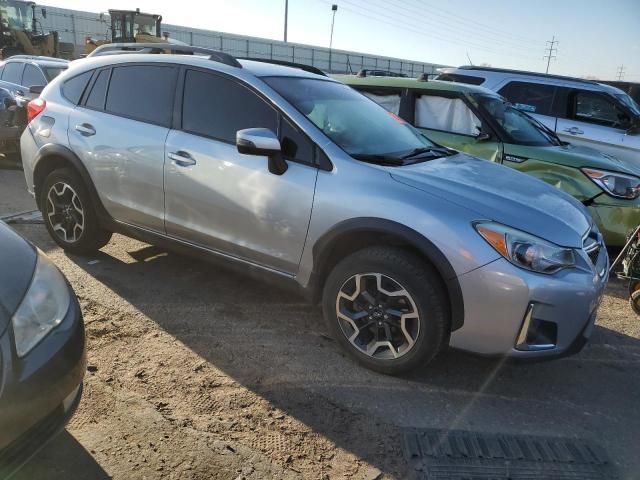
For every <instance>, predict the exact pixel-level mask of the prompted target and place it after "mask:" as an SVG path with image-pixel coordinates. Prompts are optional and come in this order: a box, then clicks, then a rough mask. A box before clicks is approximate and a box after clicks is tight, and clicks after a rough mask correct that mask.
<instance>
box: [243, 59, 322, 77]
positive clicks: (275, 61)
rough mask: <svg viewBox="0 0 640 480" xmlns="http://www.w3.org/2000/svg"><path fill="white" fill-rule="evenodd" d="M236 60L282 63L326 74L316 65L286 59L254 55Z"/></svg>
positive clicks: (286, 65) (318, 73)
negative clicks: (256, 56)
mask: <svg viewBox="0 0 640 480" xmlns="http://www.w3.org/2000/svg"><path fill="white" fill-rule="evenodd" d="M238 60H251V61H252V62H262V63H273V64H274V65H282V66H284V67H292V68H298V69H300V70H304V71H305V72H309V73H315V74H316V75H322V76H323V77H326V76H327V74H326V73H324V72H323V71H322V70H320V69H319V68H318V67H313V66H311V65H305V64H304V63H295V62H288V61H286V60H273V59H271V58H255V57H238Z"/></svg>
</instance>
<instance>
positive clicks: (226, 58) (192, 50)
mask: <svg viewBox="0 0 640 480" xmlns="http://www.w3.org/2000/svg"><path fill="white" fill-rule="evenodd" d="M166 52H169V53H170V54H174V55H203V56H207V57H209V60H212V61H214V62H219V63H224V64H225V65H229V66H231V67H236V68H242V65H240V62H238V60H236V58H235V57H234V56H233V55H229V54H228V53H223V52H219V51H218V50H211V49H209V48H202V47H192V46H190V45H176V44H174V43H107V44H105V45H100V46H99V47H98V48H96V49H95V50H94V51H93V52H91V53H90V54H89V55H87V57H100V56H104V55H119V54H126V53H155V54H166Z"/></svg>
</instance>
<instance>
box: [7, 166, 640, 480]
mask: <svg viewBox="0 0 640 480" xmlns="http://www.w3.org/2000/svg"><path fill="white" fill-rule="evenodd" d="M21 175H22V174H21V172H9V171H0V207H1V208H2V210H0V216H2V215H3V214H5V213H11V208H13V209H14V210H13V211H19V210H21V209H22V208H18V207H16V206H14V207H12V205H20V206H25V205H28V204H29V198H28V197H26V196H25V194H24V192H23V191H22V185H23V183H20V182H24V180H23V179H22V178H21ZM15 185H19V186H20V188H18V189H16V188H15ZM16 192H17V193H16ZM7 196H10V198H7ZM16 229H17V230H18V231H19V232H20V233H22V234H23V235H24V236H26V237H27V238H28V239H30V240H31V241H32V242H34V243H35V244H36V245H38V246H39V247H40V248H41V249H43V250H44V251H46V252H47V254H48V255H50V256H51V258H52V259H53V260H54V261H55V262H56V264H57V265H58V266H59V267H60V268H61V269H62V271H63V272H64V273H65V275H66V276H67V278H68V279H69V281H70V282H71V284H72V285H73V287H74V289H75V291H76V294H77V295H78V298H79V299H80V303H81V305H82V310H83V313H84V319H85V323H86V329H87V339H88V356H89V365H88V371H87V374H86V379H85V390H84V397H83V399H82V402H81V404H80V407H79V410H78V412H77V414H76V415H75V417H74V418H73V419H72V421H71V423H70V424H69V425H68V428H67V431H66V432H65V433H63V434H62V435H61V436H60V437H58V438H57V439H56V440H54V441H53V442H52V443H51V444H49V445H48V446H47V447H46V448H45V449H44V450H43V451H42V452H41V453H40V454H38V455H37V456H36V457H35V458H34V459H33V460H32V461H31V462H30V463H29V464H28V465H27V466H26V467H25V468H24V469H23V470H22V471H21V473H20V474H19V475H18V477H17V478H19V479H20V480H35V479H41V478H42V479H53V480H58V479H65V480H66V479H103V478H111V477H113V478H117V479H161V478H162V479H241V478H246V479H263V478H282V479H289V478H291V479H298V478H305V479H306V478H309V479H338V478H349V479H354V480H355V479H369V480H373V479H381V478H405V477H407V475H408V473H409V472H408V471H407V469H406V466H405V463H404V461H403V459H402V449H401V432H402V429H403V428H405V427H433V428H453V429H462V430H471V431H477V432H504V433H531V434H542V435H562V436H570V437H577V438H586V439H591V440H593V441H595V442H597V443H599V444H600V445H601V446H602V447H604V449H605V450H606V451H607V452H608V454H609V456H610V457H611V458H612V460H613V461H614V462H615V463H616V465H617V467H618V469H619V472H620V477H621V478H624V479H638V478H640V473H639V472H640V455H638V453H639V452H640V447H639V446H640V413H639V411H638V408H637V402H638V399H639V398H640V369H639V368H638V367H639V366H640V324H639V322H638V318H637V317H636V316H635V314H634V313H633V312H632V311H631V310H630V308H629V307H628V304H627V301H626V290H625V286H624V285H623V284H622V283H620V282H618V281H613V282H612V283H611V284H610V286H609V287H608V290H607V295H606V297H605V299H604V301H603V304H602V306H601V308H600V314H599V319H598V322H597V328H596V329H595V332H594V335H593V337H592V341H591V342H590V344H589V345H588V346H587V347H586V348H585V350H584V351H583V352H582V353H580V354H579V355H577V356H574V357H570V358H566V359H562V360H556V361H553V362H544V363H526V364H525V363H512V362H504V361H499V360H491V359H485V358H479V357H475V356H471V355H466V354H463V353H461V352H456V351H448V352H445V353H443V354H442V355H440V356H439V357H438V358H437V359H436V361H435V362H434V363H433V364H431V365H430V366H428V367H426V368H424V369H423V370H422V371H418V372H415V373H413V374H411V375H409V376H405V377H403V378H393V377H387V376H383V375H379V374H376V373H373V372H370V371H368V370H365V369H363V368H360V367H358V366H357V365H355V364H354V363H353V362H352V361H351V360H350V359H349V358H347V357H345V356H344V355H343V354H342V352H341V351H340V350H339V348H338V346H337V345H336V344H335V342H333V341H332V340H331V339H329V338H328V337H327V336H326V334H325V329H324V326H323V324H322V319H321V315H320V312H319V310H318V309H317V308H315V307H312V306H309V305H308V304H306V303H305V301H304V300H303V299H302V298H298V297H295V296H292V295H291V294H290V293H288V292H285V291H281V290H278V289H276V288H274V287H272V286H270V285H267V284H264V283H259V282H257V281H254V280H251V279H249V278H248V277H244V276H241V275H238V274H235V273H231V272H228V271H225V270H221V269H219V268H217V267H212V266H211V265H208V264H204V263H202V262H200V261H197V260H193V259H190V258H187V257H182V256H179V255H176V254H173V253H167V252H166V251H163V250H161V249H158V248H156V247H153V246H149V245H146V244H143V243H141V242H138V241H134V240H131V239H128V238H125V237H122V236H118V235H116V236H114V238H113V239H112V241H111V242H110V243H109V245H107V246H106V247H105V248H104V249H103V250H102V252H101V253H100V254H98V255H96V256H93V257H78V256H71V255H66V254H65V253H63V252H62V251H61V250H60V249H59V248H57V247H56V246H55V244H54V243H53V242H52V241H51V240H50V239H49V237H48V236H47V233H46V231H45V229H44V227H43V226H42V225H20V226H16Z"/></svg>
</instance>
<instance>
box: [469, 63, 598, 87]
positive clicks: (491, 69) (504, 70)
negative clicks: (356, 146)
mask: <svg viewBox="0 0 640 480" xmlns="http://www.w3.org/2000/svg"><path fill="white" fill-rule="evenodd" d="M458 69H460V70H479V71H485V72H500V73H517V74H520V75H530V76H532V77H546V78H556V79H558V80H571V81H573V82H581V83H587V84H589V85H597V84H598V82H594V81H593V80H586V79H584V78H576V77H569V76H566V75H554V74H552V73H540V72H528V71H526V70H512V69H509V68H496V67H480V66H476V65H463V66H461V67H458Z"/></svg>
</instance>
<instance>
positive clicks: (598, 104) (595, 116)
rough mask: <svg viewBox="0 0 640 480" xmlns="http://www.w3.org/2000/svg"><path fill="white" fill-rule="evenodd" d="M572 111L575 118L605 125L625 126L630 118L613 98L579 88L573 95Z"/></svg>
mask: <svg viewBox="0 0 640 480" xmlns="http://www.w3.org/2000/svg"><path fill="white" fill-rule="evenodd" d="M573 112H574V118H575V119H576V120H580V121H582V122H588V123H595V124H596V125H604V126H606V127H617V128H622V127H623V126H625V127H626V126H627V124H628V123H629V120H630V119H629V115H627V114H626V113H625V112H624V111H623V110H622V109H621V108H620V107H619V106H618V105H616V103H615V102H614V101H613V99H610V98H607V97H606V96H605V95H603V94H599V93H596V92H589V91H586V90H579V91H577V92H576V93H575V94H574V95H573Z"/></svg>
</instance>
